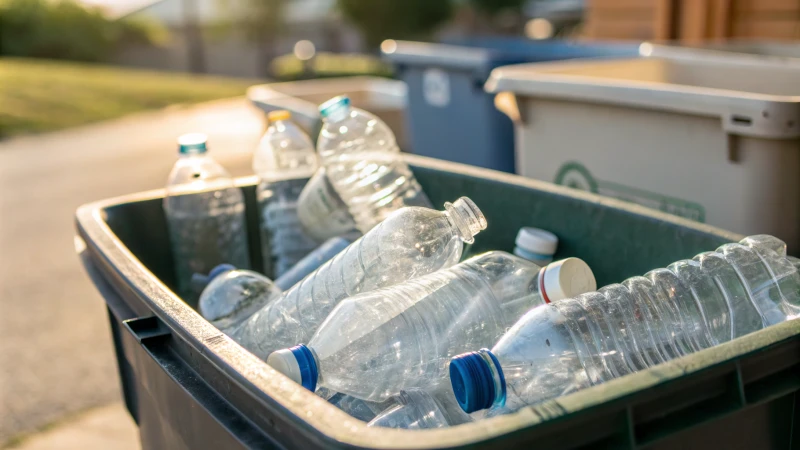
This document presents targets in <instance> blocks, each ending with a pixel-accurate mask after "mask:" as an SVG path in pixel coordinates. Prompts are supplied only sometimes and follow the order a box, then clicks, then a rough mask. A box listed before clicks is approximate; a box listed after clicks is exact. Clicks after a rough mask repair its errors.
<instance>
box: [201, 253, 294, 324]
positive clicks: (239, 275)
mask: <svg viewBox="0 0 800 450" xmlns="http://www.w3.org/2000/svg"><path fill="white" fill-rule="evenodd" d="M197 278H198V277H196V279H197ZM206 282H207V286H206V288H205V289H203V293H202V294H201V295H200V301H199V302H198V310H199V311H200V315H201V316H203V317H204V318H205V319H206V320H208V321H209V322H211V323H212V324H213V325H214V326H216V327H217V328H219V329H220V330H221V331H222V332H223V333H227V332H229V331H230V329H231V328H232V327H235V326H236V325H238V324H240V323H241V322H242V321H244V320H246V319H247V318H248V317H250V316H251V315H253V314H254V313H255V312H256V311H258V310H259V309H261V308H262V307H263V306H264V305H266V304H268V303H269V302H271V301H272V300H275V299H276V298H278V297H280V296H281V294H282V293H283V292H282V291H281V290H280V289H279V288H278V287H277V286H275V284H274V283H273V282H272V280H270V279H269V278H267V277H265V276H264V275H261V274H260V273H257V272H253V271H252V270H238V269H236V268H235V267H233V266H231V265H229V264H222V265H220V266H217V267H215V268H214V269H213V270H212V271H211V272H210V273H209V274H208V277H207V280H206Z"/></svg>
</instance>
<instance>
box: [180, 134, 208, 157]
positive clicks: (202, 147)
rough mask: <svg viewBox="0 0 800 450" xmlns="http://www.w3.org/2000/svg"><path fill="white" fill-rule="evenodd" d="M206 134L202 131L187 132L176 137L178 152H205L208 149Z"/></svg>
mask: <svg viewBox="0 0 800 450" xmlns="http://www.w3.org/2000/svg"><path fill="white" fill-rule="evenodd" d="M207 144H208V136H206V135H205V134H203V133H187V134H184V135H181V136H180V137H179V138H178V153H182V154H189V153H205V152H206V151H207V150H208V147H207Z"/></svg>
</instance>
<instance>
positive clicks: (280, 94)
mask: <svg viewBox="0 0 800 450" xmlns="http://www.w3.org/2000/svg"><path fill="white" fill-rule="evenodd" d="M358 90H369V91H372V92H376V93H380V94H384V95H385V96H386V98H393V99H396V101H397V104H396V107H397V108H398V109H402V108H405V105H406V97H407V91H408V89H407V87H406V84H405V83H404V82H402V81H398V80H392V79H389V78H382V77H375V76H367V75H359V76H352V77H338V78H322V79H313V80H300V81H282V82H277V83H265V84H257V85H254V86H250V87H249V88H247V94H246V96H247V99H248V100H249V101H250V104H252V105H253V106H254V107H256V108H258V109H260V110H261V111H263V112H265V113H269V112H271V111H275V110H278V109H286V110H289V111H291V112H292V120H294V121H296V122H298V123H300V124H301V125H303V126H305V127H306V128H307V129H313V128H314V126H315V125H316V124H317V122H318V121H319V111H318V110H317V108H318V106H319V105H317V104H316V103H313V102H310V101H308V100H304V99H302V98H299V97H298V96H303V95H308V94H316V93H319V92H320V91H323V92H325V91H330V92H331V97H335V96H336V95H339V94H341V93H346V92H353V91H358Z"/></svg>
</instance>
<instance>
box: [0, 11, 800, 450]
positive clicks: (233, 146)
mask: <svg viewBox="0 0 800 450" xmlns="http://www.w3.org/2000/svg"><path fill="white" fill-rule="evenodd" d="M475 37H480V38H481V39H486V38H493V39H494V38H506V39H511V40H513V41H514V42H515V45H516V44H520V43H522V44H529V43H537V42H541V43H551V42H556V41H554V39H563V40H568V41H577V42H581V43H591V42H596V41H604V42H608V41H614V42H615V43H624V45H627V46H628V47H630V48H633V49H634V50H636V49H638V48H639V46H640V44H641V43H642V42H643V41H651V42H661V41H665V42H672V43H680V44H684V45H694V44H700V43H703V42H708V41H714V40H725V39H747V40H754V39H766V40H770V41H784V43H789V44H791V45H795V44H794V43H793V41H796V40H797V39H800V0H0V447H5V446H11V447H20V448H26V449H30V448H54V446H53V441H41V440H37V439H39V437H38V435H37V433H38V432H42V431H47V430H48V429H49V428H53V427H54V425H53V424H56V425H55V428H59V427H60V426H61V425H59V424H64V423H77V422H75V421H76V420H78V419H76V417H84V416H80V415H81V414H85V411H87V410H89V411H99V412H98V413H97V415H95V416H90V419H87V420H88V422H87V421H86V420H83V419H81V420H83V422H80V423H82V424H83V425H82V426H84V427H85V428H84V429H82V431H80V432H75V430H72V431H70V432H71V433H72V434H69V433H68V434H67V437H66V438H65V437H64V434H60V435H59V438H58V439H59V440H58V443H59V448H71V447H69V446H68V445H66V444H65V442H68V441H69V439H72V440H73V441H70V442H73V443H75V445H74V447H75V448H136V447H137V446H138V444H137V442H136V433H137V432H136V430H135V428H134V427H133V424H132V423H131V422H130V419H129V418H128V416H127V415H126V413H125V412H124V410H123V409H122V407H121V406H120V398H121V397H120V392H119V382H118V379H117V373H116V367H115V358H114V355H113V350H112V345H111V340H110V336H109V331H108V318H107V316H106V314H107V313H106V310H105V308H104V307H103V300H102V298H101V297H100V296H99V295H98V294H97V292H96V291H95V289H94V287H93V286H92V285H91V283H90V282H89V281H88V280H87V278H86V276H85V274H84V273H83V271H82V269H81V266H80V264H79V262H78V259H77V258H76V256H75V252H76V250H77V251H80V250H81V245H82V244H81V242H79V241H76V240H73V235H74V231H73V223H72V220H73V219H72V217H73V214H74V211H75V209H76V208H77V207H78V206H79V205H81V204H83V203H86V202H90V201H94V200H98V199H102V198H108V197H113V196H118V195H124V194H127V193H132V192H137V191H143V190H147V189H156V188H159V187H163V185H164V182H165V180H166V176H167V173H168V172H169V169H170V167H171V165H172V163H173V162H174V159H175V148H174V143H175V138H176V137H177V136H178V135H180V134H182V133H185V132H191V131H201V132H204V133H207V134H208V135H209V138H210V141H209V142H210V146H211V148H212V150H213V152H214V156H215V158H216V159H217V160H218V161H220V162H221V163H222V164H224V165H225V166H226V168H228V169H230V171H231V172H232V173H233V174H234V175H246V174H250V158H251V151H252V150H253V148H254V146H255V144H256V143H257V141H258V139H259V137H260V135H261V133H262V132H263V130H264V115H263V112H264V111H260V110H258V109H257V108H254V107H253V106H252V105H251V104H250V102H248V100H247V99H245V98H244V95H245V93H246V92H247V90H248V88H250V87H251V86H254V85H262V84H265V83H273V82H284V81H297V80H312V79H317V78H322V79H325V81H326V82H328V81H331V80H333V78H336V77H347V76H353V75H367V76H374V77H377V78H376V79H378V80H381V81H384V82H386V83H389V84H387V85H386V86H384V85H379V84H375V81H374V80H375V79H372V78H371V79H370V80H372V81H369V84H368V85H359V86H356V87H355V88H353V87H352V86H350V85H345V84H341V85H336V84H329V85H327V86H328V87H326V88H324V89H322V88H321V87H320V86H321V85H308V86H314V87H313V89H312V88H311V87H309V88H308V89H312V90H314V92H313V93H316V95H317V96H316V97H315V96H310V97H308V99H307V100H308V101H309V102H310V103H309V104H311V103H319V102H321V101H323V100H325V99H326V98H328V97H331V96H333V95H336V94H338V93H341V92H348V93H351V96H353V97H354V103H358V100H357V99H356V93H355V92H356V91H359V90H361V91H364V92H368V91H370V90H373V91H376V92H377V91H380V93H381V94H382V95H384V94H385V96H386V97H387V98H390V97H392V96H393V95H394V93H396V92H399V93H400V95H403V99H402V102H401V104H400V106H398V108H400V109H401V110H402V109H403V108H405V101H406V100H405V96H404V95H405V90H404V89H405V87H404V86H403V87H402V89H400V88H397V85H402V83H401V82H399V81H395V80H392V78H398V79H402V76H401V74H399V73H397V72H396V71H395V68H394V66H393V65H392V62H391V61H389V60H387V59H385V58H384V57H382V52H383V54H384V55H390V54H392V53H393V52H394V51H395V50H396V49H397V48H398V47H397V42H395V41H394V40H412V41H423V42H466V41H468V40H469V39H471V38H475ZM387 40H388V41H387ZM503 45H506V44H503ZM506 47H507V48H506V50H507V49H508V48H509V47H508V46H506ZM628 47H626V48H628ZM541 48H544V47H541ZM553 48H554V49H557V50H552V51H553V52H556V53H557V52H559V51H565V50H564V48H561V47H553ZM773 48H778V47H773ZM787 48H788V47H787ZM558 49H560V50H558ZM791 50H792V51H791V53H792V55H794V56H798V55H800V52H798V51H797V50H796V49H795V48H794V47H792V48H791ZM537 51H540V50H537ZM591 51H600V50H591ZM603 51H606V50H603ZM614 51H618V50H614ZM619 51H622V50H619ZM627 51H628V50H624V52H627ZM636 51H638V50H636ZM467 52H468V53H469V50H468V51H467ZM548 52H550V50H548ZM624 52H623V53H624ZM423 53H424V52H423ZM623 53H619V54H623ZM434 56H435V57H436V58H438V57H440V56H441V54H439V55H438V56H437V55H434ZM536 58H540V57H539V56H537V57H536ZM536 58H533V57H531V61H533V60H535V59H536ZM548 58H549V59H561V58H560V57H558V55H557V54H553V55H550V56H549V57H548ZM546 59H547V58H546ZM500 61H502V59H501V60H500ZM525 61H527V59H525V58H522V59H520V60H516V61H509V62H506V64H509V63H512V62H525ZM493 63H494V62H493ZM431 66H435V64H431ZM480 69H484V68H483V67H481V68H480ZM490 69H491V67H489V68H488V69H487V70H485V71H483V72H481V73H480V76H481V77H482V78H480V79H478V81H479V83H473V84H470V85H469V86H468V89H467V88H464V89H466V90H463V91H458V89H460V88H457V86H456V82H457V81H458V77H457V76H455V75H453V76H447V75H442V73H441V71H435V70H434V71H426V72H425V73H426V75H425V76H426V78H425V81H424V83H425V84H424V85H423V84H422V82H420V86H422V88H420V89H417V91H419V92H422V91H424V94H425V95H426V97H425V102H427V103H426V105H427V106H430V107H431V108H433V107H443V106H444V105H445V104H447V103H449V102H450V100H451V99H450V97H446V98H443V97H441V95H442V92H445V91H448V89H449V87H448V88H444V89H443V88H441V85H442V83H453V85H452V86H453V90H452V92H454V93H456V92H467V91H469V90H472V91H474V92H473V93H477V94H476V95H479V96H480V97H481V99H483V100H480V101H484V100H485V101H487V102H493V101H494V95H491V96H489V95H487V94H486V93H485V92H484V91H483V85H482V83H483V82H484V81H485V79H486V77H487V76H488V71H489V70H490ZM475 70H476V73H477V69H475ZM664 70H666V69H664ZM409 73H410V72H409ZM675 73H677V72H675ZM451 75H452V74H451ZM787 76H788V75H787ZM666 78H667V76H666V75H665V79H666ZM714 78H715V79H718V78H720V77H717V76H716V75H715V76H714ZM697 79H698V80H699V78H697ZM791 79H793V80H796V79H798V78H797V77H796V76H794V75H792V77H791ZM334 81H335V80H334ZM712 81H713V80H712ZM749 81H750V80H748V82H749ZM690 82H691V80H690ZM695 82H697V81H695ZM689 84H691V83H689ZM707 84H709V85H711V84H712V83H711V81H708V82H707ZM788 84H789V83H788V82H787V85H788ZM776 85H777V83H776ZM437 86H438V87H437ZM473 88H477V89H473ZM761 88H763V87H761ZM270 89H273V88H270ZM270 89H267V90H264V89H261V90H258V89H256V90H251V94H252V95H251V99H250V100H253V99H254V97H258V96H259V95H263V96H264V97H265V98H267V97H269V96H270V95H273V94H274V92H273V91H272V90H270ZM274 89H277V88H274ZM285 89H287V90H291V89H295V90H294V91H292V92H294V94H292V95H295V94H296V95H297V96H298V97H302V95H301V94H303V92H300V91H301V90H302V89H300V88H299V87H298V88H291V89H290V88H288V87H287V88H285ZM398 89H399V90H398ZM414 89H416V88H414V87H411V86H410V83H409V88H408V90H409V99H411V97H410V95H411V94H412V92H411V91H413V90H414ZM318 91H319V92H318ZM389 91H391V92H389ZM756 91H757V90H756ZM387 92H388V94H387ZM448 92H449V91H448ZM757 92H759V91H757ZM306 94H308V93H306ZM793 94H797V93H796V92H793ZM448 95H449V94H448ZM459 95H461V94H459ZM319 96H322V97H319ZM318 97H319V98H318ZM454 97H455V94H454ZM462 97H466V94H464V95H463V96H462ZM484 97H485V98H484ZM421 98H422V94H420V99H421ZM486 99H488V100H486ZM454 100H455V99H454ZM419 101H420V102H422V100H419ZM477 101H478V100H475V102H477ZM409 102H412V100H409ZM440 102H441V104H440ZM256 103H258V102H256ZM420 104H422V103H420ZM487 104H489V105H490V107H491V111H488V112H486V115H485V116H477V115H476V116H475V117H476V120H478V119H480V121H482V122H488V120H483V117H494V115H497V116H499V115H500V114H499V113H498V112H497V111H495V110H494V104H493V103H487ZM471 105H477V103H472V104H471ZM451 106H453V107H455V108H457V109H462V110H465V109H469V108H471V107H469V108H462V107H461V106H460V105H456V104H455V103H454V104H453V105H451ZM484 106H485V105H484ZM481 107H483V106H481ZM498 107H500V105H498ZM514 108H515V107H511V108H507V109H504V112H505V113H506V114H509V111H510V110H513V109H514ZM262 109H264V108H262ZM368 109H371V110H373V111H374V112H376V113H377V114H378V115H381V111H378V109H379V105H377V104H373V105H372V107H370V108H368ZM477 109H478V108H475V110H477ZM312 110H313V111H312V112H315V108H313V105H312ZM420 111H421V110H420ZM401 112H404V111H401ZM134 113H135V114H134ZM491 114H494V115H491ZM637 114H638V113H637ZM763 114H764V115H763V117H764V118H766V117H767V113H763ZM442 115H444V114H442ZM510 115H511V116H512V117H513V111H512V114H510ZM599 115H601V114H598V115H593V116H592V118H594V117H598V116H599ZM382 117H384V116H382ZM418 117H421V116H418ZM431 117H432V116H431ZM384 118H385V120H387V121H389V120H390V119H387V118H386V117H384ZM111 119H113V120H111ZM406 119H408V117H406ZM502 119H503V120H504V122H503V123H502V124H500V125H498V126H497V129H498V130H499V131H498V133H500V132H502V134H503V136H505V139H507V140H508V158H507V159H508V161H511V162H510V163H505V162H504V163H503V164H506V166H503V167H500V165H499V164H500V163H497V164H498V165H497V166H493V165H492V164H494V162H491V163H486V164H483V165H484V166H485V167H491V168H496V169H499V170H505V171H509V172H513V171H514V170H513V151H514V148H513V134H512V127H511V122H510V120H509V119H508V118H507V117H503V118H502ZM740 119H741V118H740ZM745 119H749V116H748V117H747V118H745ZM459 120H460V119H459ZM492 120H494V119H492ZM708 120H709V121H713V122H714V123H713V126H714V127H715V128H714V129H715V130H716V131H719V118H714V119H713V120H711V119H708ZM755 120H758V117H756V118H755ZM740 121H741V120H740ZM745 122H746V121H745ZM456 125H459V126H462V127H464V125H463V124H461V123H457V124H456ZM744 125H749V123H745V124H744ZM413 126H416V125H413ZM437 126H438V125H437ZM709 127H710V125H709ZM467 128H471V129H474V131H476V132H477V131H479V130H478V127H472V126H471V125H469V126H467ZM417 130H418V132H417V135H416V136H415V138H417V139H418V140H419V141H420V142H424V141H425V139H427V137H426V136H427V135H425V134H424V132H423V131H419V130H422V128H417ZM487 130H488V131H487V133H489V132H492V133H494V132H495V130H494V128H491V129H490V127H488V126H487ZM395 131H396V133H398V141H400V142H401V145H403V143H402V141H403V139H404V137H403V136H401V135H400V134H401V133H402V127H401V126H398V127H397V128H396V130H395ZM436 131H438V132H439V134H440V135H446V136H444V138H446V139H448V142H447V143H448V144H449V147H448V148H455V149H458V150H461V149H463V148H466V144H465V145H464V146H461V144H456V143H455V141H454V140H453V139H456V138H457V136H455V133H452V134H447V133H441V129H437V130H436ZM471 131H472V130H471ZM463 134H464V136H465V140H470V141H471V142H472V143H479V141H478V140H477V139H472V138H471V135H469V133H463ZM612 134H613V133H612ZM487 135H489V134H487ZM491 136H494V135H491ZM722 139H723V138H720V140H722ZM725 139H727V137H725ZM715 142H716V141H715ZM725 142H733V141H730V140H725ZM429 143H430V144H431V145H432V147H435V148H441V147H445V146H444V145H441V144H440V143H439V142H438V141H435V140H432V139H429ZM492 143H493V144H494V143H495V141H492ZM476 145H477V144H476ZM480 145H483V144H480ZM609 145H610V146H612V147H616V144H613V145H611V144H609ZM403 148H404V150H409V149H410V147H406V146H405V145H403ZM483 148H484V149H485V148H486V146H483ZM731 148H732V147H731ZM413 150H414V151H418V152H419V153H422V154H426V153H425V152H424V151H421V150H424V149H423V148H422V147H421V146H419V145H416V144H415V147H414V148H413ZM496 150H497V149H495V148H494V147H493V148H492V149H491V151H496ZM729 150H730V149H729ZM486 151H489V150H486ZM730 151H731V153H729V155H732V156H731V161H734V160H735V156H736V152H735V149H733V150H730ZM427 154H429V155H430V154H432V153H427ZM434 156H435V155H434ZM495 156H496V155H492V158H494V157H495ZM487 161H489V160H487ZM491 161H495V160H494V159H492V160H491ZM462 162H465V161H462ZM466 162H469V161H466ZM469 163H472V162H469ZM473 164H474V163H473ZM508 164H512V166H508ZM777 165H778V166H780V164H777ZM518 173H519V172H518ZM523 174H524V173H523ZM587 174H588V172H587ZM573 175H574V174H573ZM790 175H791V177H794V178H796V177H795V175H794V173H792V174H790ZM547 176H548V178H547V180H546V181H553V176H552V175H551V174H548V175H547ZM567 178H569V177H567ZM584 178H586V177H584ZM588 178H589V181H590V182H585V179H578V178H576V179H565V180H564V181H563V183H562V184H565V185H568V186H571V187H578V188H580V187H581V186H580V184H581V183H584V184H588V185H592V186H593V188H592V189H594V191H595V192H598V191H597V186H596V184H597V183H596V180H593V179H591V177H588ZM582 180H583V181H582ZM668 181H669V182H670V183H671V184H675V183H672V181H673V180H668ZM599 183H600V193H602V194H605V193H608V195H614V196H617V197H619V198H625V199H627V200H631V201H637V202H639V203H641V204H645V205H655V206H653V207H655V208H660V209H662V211H668V212H672V213H676V214H677V212H675V211H676V210H677V209H680V208H684V209H687V210H688V212H686V213H682V214H680V215H684V216H685V217H689V218H692V219H695V220H701V221H702V220H703V215H704V214H705V211H704V210H702V209H700V210H699V211H700V212H699V213H698V212H697V211H698V210H697V209H693V208H694V206H695V205H694V203H691V204H689V203H687V202H683V201H680V202H679V201H677V200H675V201H673V200H674V199H671V198H667V197H665V196H662V195H659V196H656V195H651V193H649V192H643V191H642V189H637V190H635V191H634V190H628V191H625V192H623V193H619V192H616V193H614V192H611V191H613V190H617V191H619V185H618V184H613V183H606V184H605V185H603V182H602V181H600V182H599ZM604 186H605V189H606V192H603V188H604ZM609 186H610V187H609ZM645 187H646V186H645ZM612 188H613V189H612ZM639 188H641V186H639ZM587 190H588V189H587ZM637 199H638V200H637ZM648 202H649V203H648ZM670 202H672V203H670ZM795 203H796V202H795ZM687 204H688V205H689V206H686V205H687ZM733 204H734V205H736V204H735V203H733ZM675 205H678V206H675ZM669 208H671V209H669ZM731 209H736V208H733V207H732V208H731ZM776 209H778V210H780V209H782V208H776ZM709 222H712V220H709ZM791 222H792V223H796V221H791ZM715 225H719V224H718V223H716V224H715ZM736 231H742V230H736ZM97 407H102V409H100V410H94V409H93V408H97ZM109 408H110V409H109ZM76 414H77V415H79V416H76Z"/></svg>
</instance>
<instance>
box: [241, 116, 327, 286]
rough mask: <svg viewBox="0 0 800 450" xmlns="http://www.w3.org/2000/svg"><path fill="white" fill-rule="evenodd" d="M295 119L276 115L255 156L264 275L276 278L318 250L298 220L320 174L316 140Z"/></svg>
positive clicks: (268, 118)
mask: <svg viewBox="0 0 800 450" xmlns="http://www.w3.org/2000/svg"><path fill="white" fill-rule="evenodd" d="M290 119H291V114H290V113H289V112H288V111H283V110H280V111H272V112H270V113H269V115H268V116H267V120H269V128H267V132H266V133H265V134H264V137H262V138H261V142H260V143H259V144H258V148H257V149H256V151H255V153H254V154H253V171H254V172H255V173H256V175H258V178H259V184H258V187H257V188H256V198H257V199H258V206H259V211H260V212H261V220H260V222H261V223H260V227H261V248H262V250H261V255H262V257H263V259H264V271H265V272H266V273H269V274H272V275H273V276H274V277H275V278H279V277H280V276H281V275H283V274H284V273H286V272H287V271H288V270H289V269H291V268H292V267H293V266H294V265H295V264H297V262H298V261H300V260H301V259H302V258H303V257H304V256H306V255H307V254H308V253H310V252H311V251H312V250H314V248H316V247H317V243H316V241H315V240H314V239H312V238H311V237H309V236H308V235H306V233H305V232H304V231H303V227H302V226H301V225H300V220H299V219H298V217H297V201H298V197H299V196H300V192H301V191H302V190H303V187H304V186H305V185H306V182H307V181H308V179H309V178H310V177H311V176H312V175H313V174H314V171H315V170H317V155H316V153H315V151H314V144H313V143H312V142H311V139H309V138H308V136H307V135H306V134H305V133H304V132H303V131H302V130H301V129H300V128H299V127H297V125H295V124H294V123H292V122H291V120H290Z"/></svg>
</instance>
